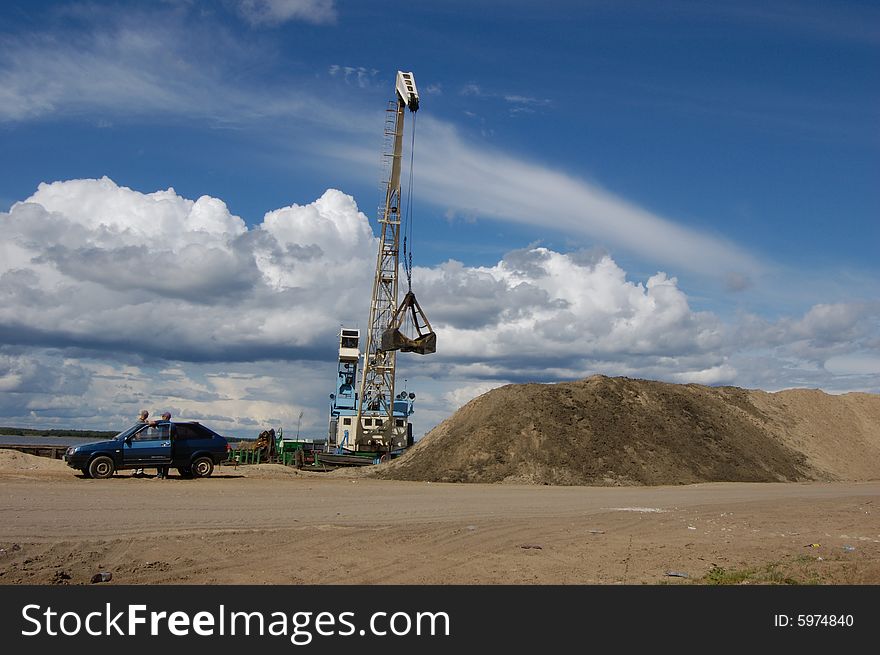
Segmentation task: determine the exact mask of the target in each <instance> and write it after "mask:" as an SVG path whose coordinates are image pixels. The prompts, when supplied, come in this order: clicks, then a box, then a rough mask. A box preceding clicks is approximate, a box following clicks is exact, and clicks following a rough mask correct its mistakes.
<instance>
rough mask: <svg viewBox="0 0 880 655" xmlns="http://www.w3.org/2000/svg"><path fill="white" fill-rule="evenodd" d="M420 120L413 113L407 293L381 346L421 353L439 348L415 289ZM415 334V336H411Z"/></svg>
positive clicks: (405, 248) (406, 228)
mask: <svg viewBox="0 0 880 655" xmlns="http://www.w3.org/2000/svg"><path fill="white" fill-rule="evenodd" d="M415 141H416V122H415V114H413V129H412V141H411V144H410V149H409V180H408V181H407V192H406V207H405V208H404V218H403V270H404V273H405V274H406V295H405V296H404V297H403V302H402V303H400V306H399V307H398V308H397V311H396V312H395V313H394V316H393V317H392V318H391V321H390V322H389V324H388V327H387V328H386V329H385V330H384V331H383V332H382V339H381V349H382V350H385V351H388V350H400V351H401V352H412V353H418V354H420V355H429V354H431V353H433V352H436V351H437V334H436V333H435V332H434V331H433V330H432V329H431V323H430V321H428V317H427V316H426V315H425V312H424V311H422V308H421V306H420V305H419V301H418V300H416V294H414V293H413V290H412V231H413V222H414V221H413V218H412V209H413V201H412V197H413V193H412V190H413V164H414V162H415ZM407 335H412V336H407Z"/></svg>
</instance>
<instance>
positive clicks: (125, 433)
mask: <svg viewBox="0 0 880 655" xmlns="http://www.w3.org/2000/svg"><path fill="white" fill-rule="evenodd" d="M144 425H145V424H144V423H135V424H134V425H132V426H130V427H127V428H125V429H124V430H123V431H122V432H120V433H119V434H117V435H116V436H115V437H113V438H114V439H125V438H126V437H127V436H129V435H132V434H134V433H135V432H137V431H138V430H139V429H140V428H142V427H144Z"/></svg>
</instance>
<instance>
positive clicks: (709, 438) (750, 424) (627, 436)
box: [374, 376, 880, 485]
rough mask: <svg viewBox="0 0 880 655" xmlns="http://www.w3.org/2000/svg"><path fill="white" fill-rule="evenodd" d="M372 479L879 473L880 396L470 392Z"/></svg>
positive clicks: (648, 389)
mask: <svg viewBox="0 0 880 655" xmlns="http://www.w3.org/2000/svg"><path fill="white" fill-rule="evenodd" d="M374 475H375V476H376V477H381V478H388V479H400V480H431V481H438V482H443V481H445V482H526V483H534V484H553V485H665V484H690V483H695V482H708V481H736V482H772V481H798V480H868V479H878V478H880V396H877V395H872V394H847V395H844V396H829V395H827V394H825V393H822V392H821V391H816V390H792V391H784V392H780V393H776V394H768V393H765V392H762V391H752V390H746V389H740V388H737V387H705V386H702V385H694V384H689V385H678V384H669V383H663V382H654V381H649V380H634V379H629V378H607V377H604V376H593V377H591V378H587V379H586V380H581V381H578V382H570V383H560V384H553V385H544V384H522V385H508V386H505V387H501V388H498V389H495V390H493V391H490V392H489V393H486V394H484V395H482V396H480V397H478V398H475V399H474V400H472V401H471V402H469V403H468V404H467V405H465V406H464V407H462V408H461V409H460V410H458V411H457V412H456V413H455V414H454V415H453V416H451V417H450V418H448V419H447V420H446V421H444V422H443V423H441V424H440V425H438V426H437V427H436V428H434V430H432V431H431V432H430V433H429V434H428V435H426V436H425V437H424V438H423V439H421V440H420V441H419V442H418V443H417V444H416V445H415V446H414V447H413V448H412V449H411V450H410V451H409V452H408V453H407V454H406V455H404V456H403V457H401V458H399V459H397V460H395V461H393V462H391V463H389V464H386V465H383V466H381V467H378V468H377V469H376V470H375V473H374Z"/></svg>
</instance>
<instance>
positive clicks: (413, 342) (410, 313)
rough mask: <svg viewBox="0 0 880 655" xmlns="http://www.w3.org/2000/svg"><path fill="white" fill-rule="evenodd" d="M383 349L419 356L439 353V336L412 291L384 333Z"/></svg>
mask: <svg viewBox="0 0 880 655" xmlns="http://www.w3.org/2000/svg"><path fill="white" fill-rule="evenodd" d="M381 349H382V350H385V351H389V350H399V351H401V352H405V353H417V354H419V355H430V354H431V353H433V352H437V334H436V333H435V332H434V331H433V330H432V329H431V323H430V322H429V321H428V317H427V316H425V312H423V311H422V308H421V307H420V306H419V301H418V300H416V294H414V293H413V292H412V291H409V292H407V294H406V296H404V298H403V302H402V303H400V307H398V308H397V311H396V312H395V313H394V317H393V318H392V319H391V322H390V323H389V324H388V327H387V328H386V329H385V330H384V331H383V332H382V344H381Z"/></svg>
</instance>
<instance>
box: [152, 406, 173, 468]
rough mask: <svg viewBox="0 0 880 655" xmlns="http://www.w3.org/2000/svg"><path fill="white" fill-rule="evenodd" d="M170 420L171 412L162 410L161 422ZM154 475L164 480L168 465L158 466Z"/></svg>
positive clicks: (169, 437)
mask: <svg viewBox="0 0 880 655" xmlns="http://www.w3.org/2000/svg"><path fill="white" fill-rule="evenodd" d="M169 421H171V412H164V413H163V414H162V418H161V422H163V423H168V422H169ZM158 422H159V421H153V423H152V425H156V424H157V423H158ZM168 439H169V440H170V439H171V425H169V426H168ZM156 477H157V478H159V479H160V480H164V479H165V478H167V477H168V467H167V466H159V467H157V468H156Z"/></svg>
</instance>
